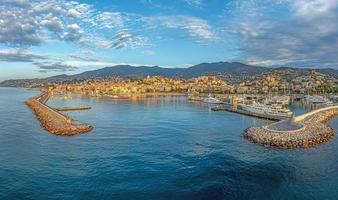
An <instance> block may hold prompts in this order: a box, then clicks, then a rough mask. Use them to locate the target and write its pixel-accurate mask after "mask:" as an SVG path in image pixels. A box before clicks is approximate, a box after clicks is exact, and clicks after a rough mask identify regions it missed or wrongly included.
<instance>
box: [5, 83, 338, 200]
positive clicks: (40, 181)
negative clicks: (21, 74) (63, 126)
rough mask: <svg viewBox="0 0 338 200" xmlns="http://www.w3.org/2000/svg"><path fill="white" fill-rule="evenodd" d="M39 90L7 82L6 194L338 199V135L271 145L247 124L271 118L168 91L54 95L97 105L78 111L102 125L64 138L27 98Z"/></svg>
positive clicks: (11, 196)
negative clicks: (257, 140) (309, 144)
mask: <svg viewBox="0 0 338 200" xmlns="http://www.w3.org/2000/svg"><path fill="white" fill-rule="evenodd" d="M38 93H39V92H38V91H36V90H25V89H16V88H0V125H1V128H0V199H133V200H134V199H156V200H157V199H175V200H176V199H178V200H179V199H212V200H213V199H215V200H217V199H337V198H338V137H337V136H335V137H333V138H332V139H331V140H330V141H328V142H326V143H324V144H321V145H318V146H316V147H314V148H309V149H294V150H283V149H275V148H268V147H263V146H260V145H256V144H253V143H250V142H249V141H247V140H246V139H245V138H243V130H244V129H245V128H247V127H250V126H253V125H256V126H259V125H262V124H266V123H269V122H268V121H265V120H260V119H255V118H252V117H246V116H243V115H239V114H235V113H229V112H211V111H210V110H209V108H208V107H205V106H203V105H201V104H198V103H191V102H188V101H187V100H186V98H184V97H166V98H149V99H146V100H133V101H126V100H124V101H121V100H120V101H119V100H109V99H106V100H105V99H101V100H100V99H88V98H75V99H73V100H70V101H61V100H52V101H50V102H49V104H50V105H51V106H54V107H64V106H92V107H93V109H92V110H88V111H75V112H69V115H71V116H72V117H74V118H75V119H78V120H81V121H83V122H87V123H90V124H92V125H93V126H94V130H93V131H92V132H90V133H86V134H82V135H77V136H74V137H60V136H55V135H53V134H50V133H48V132H46V131H44V130H43V129H42V128H41V127H40V124H39V122H38V120H36V118H35V116H34V115H33V113H32V111H31V110H30V109H29V108H28V107H27V106H26V105H25V104H24V101H25V100H26V99H27V98H29V97H31V96H34V95H35V94H38ZM294 109H296V111H297V113H301V112H304V111H305V110H304V109H301V108H297V107H295V108H294ZM330 125H331V126H332V127H334V128H335V129H336V130H337V128H338V120H337V118H336V119H334V120H332V121H331V122H330Z"/></svg>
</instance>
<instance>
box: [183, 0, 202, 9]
mask: <svg viewBox="0 0 338 200" xmlns="http://www.w3.org/2000/svg"><path fill="white" fill-rule="evenodd" d="M184 1H185V2H186V3H187V4H189V5H191V6H194V7H197V8H201V7H202V5H203V0H184Z"/></svg>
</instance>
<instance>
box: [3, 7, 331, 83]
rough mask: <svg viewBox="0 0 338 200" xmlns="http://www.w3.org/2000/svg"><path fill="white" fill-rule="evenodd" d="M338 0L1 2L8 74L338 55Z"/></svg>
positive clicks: (324, 63)
mask: <svg viewBox="0 0 338 200" xmlns="http://www.w3.org/2000/svg"><path fill="white" fill-rule="evenodd" d="M337 19H338V0H128V1H126V0H109V1H108V0H82V1H81V0H78V1H66V0H44V1H42V0H0V27H1V28H0V69H1V73H0V80H5V79H10V78H32V77H47V76H52V75H56V74H63V73H66V74H74V73H79V72H82V71H87V70H91V69H97V68H102V67H106V66H112V65H116V64H131V65H149V66H153V65H158V66H164V67H188V66H191V65H194V64H198V63H201V62H218V61H239V62H243V63H247V64H252V65H257V66H291V67H315V68H325V67H331V68H335V69H337V66H338V65H337V63H338V58H337V55H338V27H337Z"/></svg>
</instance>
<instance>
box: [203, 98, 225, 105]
mask: <svg viewBox="0 0 338 200" xmlns="http://www.w3.org/2000/svg"><path fill="white" fill-rule="evenodd" d="M203 102H204V103H208V104H221V103H223V102H222V101H221V100H219V99H216V98H214V97H211V96H209V97H207V98H205V99H204V100H203Z"/></svg>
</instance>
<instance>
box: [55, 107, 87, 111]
mask: <svg viewBox="0 0 338 200" xmlns="http://www.w3.org/2000/svg"><path fill="white" fill-rule="evenodd" d="M90 109H92V107H63V108H55V110H57V111H77V110H90Z"/></svg>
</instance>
